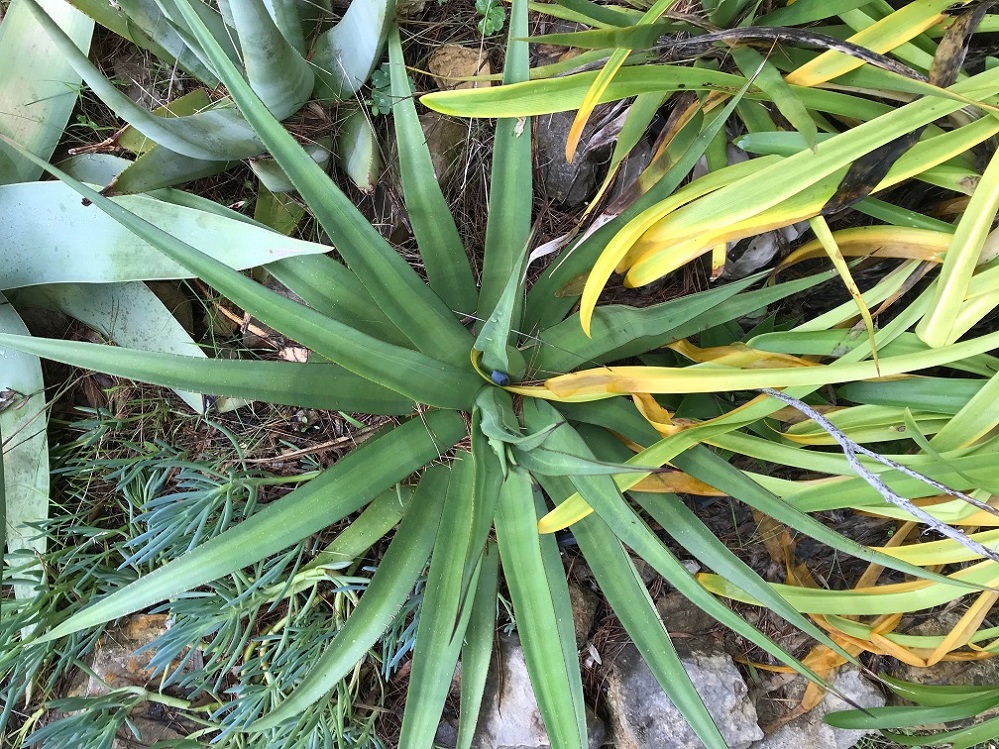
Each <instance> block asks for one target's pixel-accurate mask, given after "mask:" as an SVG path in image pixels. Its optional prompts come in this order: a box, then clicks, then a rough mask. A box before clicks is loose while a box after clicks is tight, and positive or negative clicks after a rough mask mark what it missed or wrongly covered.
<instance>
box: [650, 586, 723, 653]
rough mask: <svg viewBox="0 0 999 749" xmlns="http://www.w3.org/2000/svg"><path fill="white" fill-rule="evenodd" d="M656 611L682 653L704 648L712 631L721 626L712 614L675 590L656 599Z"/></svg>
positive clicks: (710, 637)
mask: <svg viewBox="0 0 999 749" xmlns="http://www.w3.org/2000/svg"><path fill="white" fill-rule="evenodd" d="M656 611H658V612H659V618H660V619H662V622H663V626H665V627H666V631H667V632H669V634H670V637H671V638H673V645H674V646H675V647H676V649H677V651H678V652H679V653H680V654H684V653H686V652H687V651H689V650H704V648H705V643H706V642H709V641H710V640H711V639H712V637H713V634H712V633H714V632H717V631H718V630H719V629H720V628H721V625H719V624H718V620H717V619H715V618H714V617H713V616H711V614H707V613H705V612H704V611H702V610H701V609H700V608H698V607H697V606H695V605H694V604H692V603H691V602H690V600H689V599H688V598H687V596H685V595H683V593H680V592H678V591H675V590H674V591H670V592H669V593H666V594H665V595H662V596H660V597H659V598H657V599H656Z"/></svg>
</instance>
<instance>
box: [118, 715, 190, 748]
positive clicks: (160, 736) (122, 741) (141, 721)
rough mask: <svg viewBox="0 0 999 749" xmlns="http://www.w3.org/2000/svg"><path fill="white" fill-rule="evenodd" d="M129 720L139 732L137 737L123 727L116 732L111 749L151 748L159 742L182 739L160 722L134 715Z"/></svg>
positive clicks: (180, 735) (178, 734)
mask: <svg viewBox="0 0 999 749" xmlns="http://www.w3.org/2000/svg"><path fill="white" fill-rule="evenodd" d="M131 720H132V724H133V725H134V726H135V729H136V730H137V731H138V732H139V735H138V737H136V736H135V734H133V733H132V731H131V730H130V729H129V728H127V727H123V728H121V729H120V730H119V731H118V736H117V738H115V740H114V741H113V742H112V744H111V749H139V748H140V747H146V746H153V745H154V744H157V743H159V742H161V741H171V740H173V741H176V740H178V739H183V738H184V734H182V733H179V732H178V731H176V730H174V729H173V728H171V727H170V726H168V725H167V724H166V723H163V722H161V721H158V720H153V719H152V718H146V717H143V716H139V717H136V716H134V715H133V716H132V718H131Z"/></svg>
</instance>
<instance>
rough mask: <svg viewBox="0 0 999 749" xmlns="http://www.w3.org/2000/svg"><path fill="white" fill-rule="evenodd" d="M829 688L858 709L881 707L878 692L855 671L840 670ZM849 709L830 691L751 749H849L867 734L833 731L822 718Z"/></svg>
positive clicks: (841, 730) (852, 669) (878, 690)
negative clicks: (832, 687) (802, 713)
mask: <svg viewBox="0 0 999 749" xmlns="http://www.w3.org/2000/svg"><path fill="white" fill-rule="evenodd" d="M833 686H834V687H835V688H836V689H837V690H838V691H839V692H840V693H841V694H843V695H844V696H845V697H848V698H849V699H850V700H852V701H853V702H854V703H855V704H856V705H857V706H859V707H881V706H883V705H884V704H885V696H884V694H883V693H882V692H881V690H880V689H878V688H877V687H876V686H875V685H874V684H872V683H871V682H869V681H868V680H867V679H865V678H864V677H863V676H862V675H861V673H860V671H859V670H858V669H857V668H854V667H849V668H844V669H842V670H840V672H839V674H837V676H836V678H835V679H834V680H833ZM852 708H853V705H851V704H849V703H847V702H844V701H843V700H841V699H840V698H839V697H837V696H836V695H835V694H833V693H831V692H830V693H828V694H826V696H825V698H824V699H823V700H822V702H820V703H819V704H818V705H817V706H816V707H815V708H813V709H812V710H809V711H808V712H807V713H805V714H804V715H802V716H800V717H798V718H795V719H794V720H792V721H790V722H789V723H787V724H785V725H783V726H781V727H780V728H779V729H778V730H777V731H775V732H774V733H772V734H771V735H769V736H767V737H766V738H765V739H763V740H762V741H759V742H757V743H755V744H753V747H752V749H850V747H852V746H855V745H856V744H857V742H859V741H860V740H861V739H862V738H863V737H864V736H866V735H867V734H868V733H869V732H868V731H862V730H860V731H848V730H845V729H842V728H833V727H832V726H830V725H827V724H826V723H824V722H823V720H822V718H823V717H824V716H825V715H826V714H827V713H831V712H834V711H836V710H850V709H852Z"/></svg>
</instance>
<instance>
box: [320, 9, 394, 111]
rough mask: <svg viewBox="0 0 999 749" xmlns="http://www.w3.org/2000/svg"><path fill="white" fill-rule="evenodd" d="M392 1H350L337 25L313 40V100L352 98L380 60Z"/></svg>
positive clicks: (390, 18)
mask: <svg viewBox="0 0 999 749" xmlns="http://www.w3.org/2000/svg"><path fill="white" fill-rule="evenodd" d="M394 17H395V0H354V2H352V3H351V4H350V7H349V8H347V12H346V13H345V14H344V16H343V18H341V19H340V23H338V24H337V25H336V26H334V27H333V28H332V29H330V30H329V31H326V32H324V33H323V34H321V35H320V36H319V38H318V39H316V43H315V45H314V46H313V51H312V58H311V59H312V64H313V65H314V66H315V68H316V89H315V96H316V98H318V99H331V100H334V101H336V100H339V99H346V98H347V97H349V96H352V95H353V94H354V93H355V92H356V91H357V90H358V89H359V88H360V87H361V86H363V85H364V83H365V81H367V80H368V77H369V76H370V75H371V71H372V70H374V69H375V66H376V65H378V62H379V61H380V60H381V58H382V51H383V50H384V49H385V38H386V36H387V35H388V30H389V25H390V24H391V23H392V19H393V18H394Z"/></svg>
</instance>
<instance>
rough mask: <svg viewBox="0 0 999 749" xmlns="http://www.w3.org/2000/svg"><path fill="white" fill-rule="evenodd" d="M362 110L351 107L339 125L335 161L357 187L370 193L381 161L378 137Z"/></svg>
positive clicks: (366, 114) (376, 180)
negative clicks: (351, 110) (352, 109)
mask: <svg viewBox="0 0 999 749" xmlns="http://www.w3.org/2000/svg"><path fill="white" fill-rule="evenodd" d="M368 117H369V115H368V112H367V111H366V110H364V109H363V108H362V109H355V110H354V111H353V112H351V113H350V114H349V115H347V118H346V119H345V120H344V121H343V123H342V125H341V130H340V135H339V136H338V137H337V141H336V160H337V163H339V164H340V168H341V169H343V171H344V173H345V174H346V175H347V176H348V177H350V181H351V182H353V183H354V184H355V185H356V186H357V189H358V190H361V191H363V192H373V191H374V189H375V184H376V183H377V182H378V174H379V172H381V167H382V161H381V156H380V155H379V149H378V136H377V135H376V134H375V129H374V126H373V125H372V124H371V120H370V119H368Z"/></svg>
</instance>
